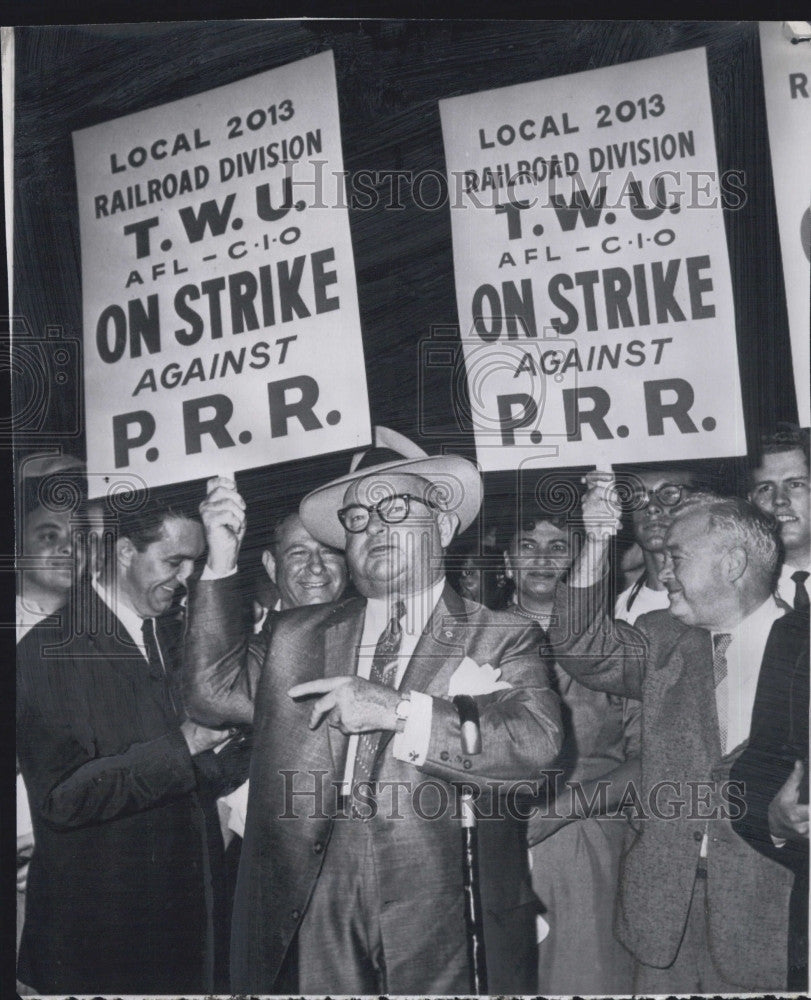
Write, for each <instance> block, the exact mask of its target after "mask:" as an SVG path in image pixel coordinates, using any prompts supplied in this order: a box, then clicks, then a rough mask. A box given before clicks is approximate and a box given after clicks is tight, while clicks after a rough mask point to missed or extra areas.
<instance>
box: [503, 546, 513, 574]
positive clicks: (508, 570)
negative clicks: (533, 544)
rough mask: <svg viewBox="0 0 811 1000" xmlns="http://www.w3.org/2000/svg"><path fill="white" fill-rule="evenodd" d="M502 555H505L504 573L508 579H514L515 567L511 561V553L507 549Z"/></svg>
mask: <svg viewBox="0 0 811 1000" xmlns="http://www.w3.org/2000/svg"><path fill="white" fill-rule="evenodd" d="M502 555H503V556H504V575H505V576H506V577H507V579H508V580H512V578H513V568H512V564H511V562H510V553H509V552H506V551H505V552H503V553H502Z"/></svg>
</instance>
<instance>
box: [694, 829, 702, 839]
mask: <svg viewBox="0 0 811 1000" xmlns="http://www.w3.org/2000/svg"><path fill="white" fill-rule="evenodd" d="M703 839H704V834H703V833H702V832H701V830H694V831H693V840H696V841H698V840H703Z"/></svg>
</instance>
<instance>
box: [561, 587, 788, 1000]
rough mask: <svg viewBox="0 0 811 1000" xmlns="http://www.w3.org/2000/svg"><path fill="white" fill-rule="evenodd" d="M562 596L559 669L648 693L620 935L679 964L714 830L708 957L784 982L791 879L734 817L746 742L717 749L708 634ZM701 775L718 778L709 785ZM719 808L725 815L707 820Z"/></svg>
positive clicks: (585, 593) (639, 951) (781, 634)
mask: <svg viewBox="0 0 811 1000" xmlns="http://www.w3.org/2000/svg"><path fill="white" fill-rule="evenodd" d="M556 603H557V604H558V606H559V608H560V609H561V611H562V621H563V622H564V625H563V626H562V627H561V628H557V629H552V630H550V639H551V641H552V644H553V647H554V649H555V655H556V657H557V661H558V663H559V664H560V666H561V667H563V669H564V670H566V671H567V672H568V673H570V674H571V675H572V676H573V677H575V678H576V679H577V680H578V681H580V682H581V683H582V684H585V685H587V686H589V687H592V688H595V689H597V690H601V691H607V692H609V693H612V694H624V695H626V696H628V697H632V698H640V699H641V700H642V753H641V765H642V776H641V788H640V792H641V808H643V809H644V810H645V813H646V816H647V818H644V819H640V820H638V822H637V824H636V827H637V833H636V836H635V837H633V838H632V839H631V841H630V843H629V845H628V846H627V847H626V850H625V853H624V857H623V863H622V869H621V873H620V895H619V900H618V907H617V911H616V920H615V931H616V933H617V936H618V937H619V939H620V941H622V943H623V944H624V945H625V946H626V947H627V948H628V949H629V950H630V951H631V952H632V953H633V954H634V955H635V956H636V957H637V959H638V960H639V961H640V962H643V963H644V964H646V965H650V966H653V967H656V968H666V967H667V966H668V965H670V964H671V963H672V962H673V960H674V958H675V957H676V954H677V953H678V949H679V945H680V942H681V937H682V932H683V931H684V927H685V923H686V919H687V913H688V910H689V907H690V899H691V895H692V889H693V882H694V879H695V873H696V866H697V863H698V858H699V849H700V845H701V841H702V838H703V836H704V833H705V830H707V832H708V834H709V851H708V859H709V870H708V882H707V894H708V899H709V926H710V946H711V949H712V954H713V959H714V961H715V963H716V965H717V966H718V968H719V970H720V971H721V973H722V974H723V975H724V977H725V978H726V979H728V980H729V981H730V982H733V983H736V984H740V985H741V986H742V987H744V988H745V989H747V990H752V991H760V990H781V989H784V988H785V960H784V955H785V945H783V946H781V945H780V944H779V942H780V941H783V942H785V941H786V935H787V911H788V895H789V887H790V881H791V878H790V875H788V873H787V872H786V871H785V869H784V868H783V867H782V866H781V865H779V864H777V863H776V862H775V861H773V860H771V859H769V858H766V857H764V856H763V855H761V854H759V853H758V852H757V851H754V850H752V848H751V847H749V845H748V844H746V843H744V842H743V841H742V840H741V839H740V838H739V837H738V836H737V835H736V834H735V833H734V832H733V830H732V827H731V824H730V821H729V818H728V817H729V816H731V815H732V814H734V813H736V812H737V810H738V809H739V808H740V802H739V801H737V802H736V801H734V790H733V789H730V788H729V785H728V780H729V769H730V766H731V765H732V764H733V763H734V761H735V760H736V759H737V757H738V755H739V754H740V751H741V749H742V747H739V748H736V750H735V751H733V752H732V753H731V754H729V755H727V756H726V757H723V756H722V752H721V745H720V737H719V732H718V717H717V712H716V707H715V688H714V684H713V674H712V640H711V636H710V633H709V632H708V631H706V630H705V629H701V628H691V627H689V626H687V625H684V624H682V623H681V622H679V621H678V620H677V619H676V618H674V617H673V616H672V615H671V614H670V613H669V612H668V611H654V612H651V613H650V614H647V615H643V616H641V617H640V618H639V619H637V622H636V625H635V626H631V625H628V624H627V623H626V622H622V621H616V622H612V621H611V620H610V619H609V618H608V617H607V616H606V614H605V610H604V608H605V600H604V595H603V593H602V592H601V588H600V587H596V588H590V589H585V588H584V589H580V590H579V589H577V588H567V587H565V586H563V585H561V586H560V588H559V591H558V595H557V601H556ZM564 609H565V610H564ZM795 641H796V640H795V638H794V637H793V634H792V635H787V632H786V629H784V628H781V627H779V621H778V623H776V624H775V625H774V626H773V628H772V630H771V633H770V636H769V640H768V643H767V646H766V650H765V652H764V660H763V662H764V664H768V663H770V662H772V661H773V660H775V659H779V658H782V657H783V656H786V655H791V654H790V653H789V652H787V646H788V647H792V648H793V644H794V642H795ZM697 782H713V783H714V785H713V786H712V789H711V790H708V789H707V788H706V786H701V785H697V784H696V783H697ZM691 783H692V785H691ZM674 784H675V787H674ZM716 811H717V812H716ZM713 813H714V814H715V815H716V816H717V817H718V818H713V819H710V820H709V822H708V820H707V819H706V817H707V815H708V814H713ZM725 817H726V818H725Z"/></svg>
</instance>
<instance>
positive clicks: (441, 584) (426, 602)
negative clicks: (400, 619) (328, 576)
mask: <svg viewBox="0 0 811 1000" xmlns="http://www.w3.org/2000/svg"><path fill="white" fill-rule="evenodd" d="M444 589H445V577H444V576H441V577H440V578H439V579H438V580H436V581H435V582H434V583H433V584H432V585H431V586H430V587H426V589H425V590H418V591H416V592H415V593H413V594H403V595H400V596H398V597H395V598H390V597H382V598H381V597H369V598H367V599H366V621H367V622H370V623H371V622H373V623H374V624H375V625H377V624H379V625H380V631H381V632H382V631H383V629H384V628H385V627H386V623H387V622H388V620H389V619H390V618H391V616H392V614H393V613H394V607H395V605H396V603H397V601H398V600H401V601H402V602H403V603H404V604H405V607H406V616H405V622H404V623H403V627H404V628H405V630H406V631H407V632H409V633H412V634H413V633H414V632H417V633H421V632H422V631H423V630H424V628H425V626H426V625H427V623H428V619H429V618H430V617H431V615H432V614H433V611H434V608H435V607H436V606H437V603H438V602H439V598H440V597H441V596H442V591H443V590H444Z"/></svg>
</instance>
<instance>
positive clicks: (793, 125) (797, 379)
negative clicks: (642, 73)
mask: <svg viewBox="0 0 811 1000" xmlns="http://www.w3.org/2000/svg"><path fill="white" fill-rule="evenodd" d="M760 52H761V58H762V61H763V91H764V94H765V97H766V119H767V122H768V127H769V146H770V148H771V154H772V175H773V176H774V198H775V202H776V205H777V224H778V228H779V230H780V252H781V255H782V258H783V282H784V285H785V288H786V304H787V306H788V325H789V331H790V334H791V358H792V363H793V366H794V384H795V387H796V389H797V411H798V414H799V419H800V424H801V425H802V426H803V427H808V425H809V424H811V403H810V402H809V385H808V371H809V367H811V361H809V339H811V338H809V328H810V327H811V320H809V316H811V44H809V43H808V42H804V43H800V44H798V45H792V44H791V42H790V41H789V40H788V39H787V38H786V37H785V36H784V35H783V31H782V24H781V22H780V21H763V22H761V24H760Z"/></svg>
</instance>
